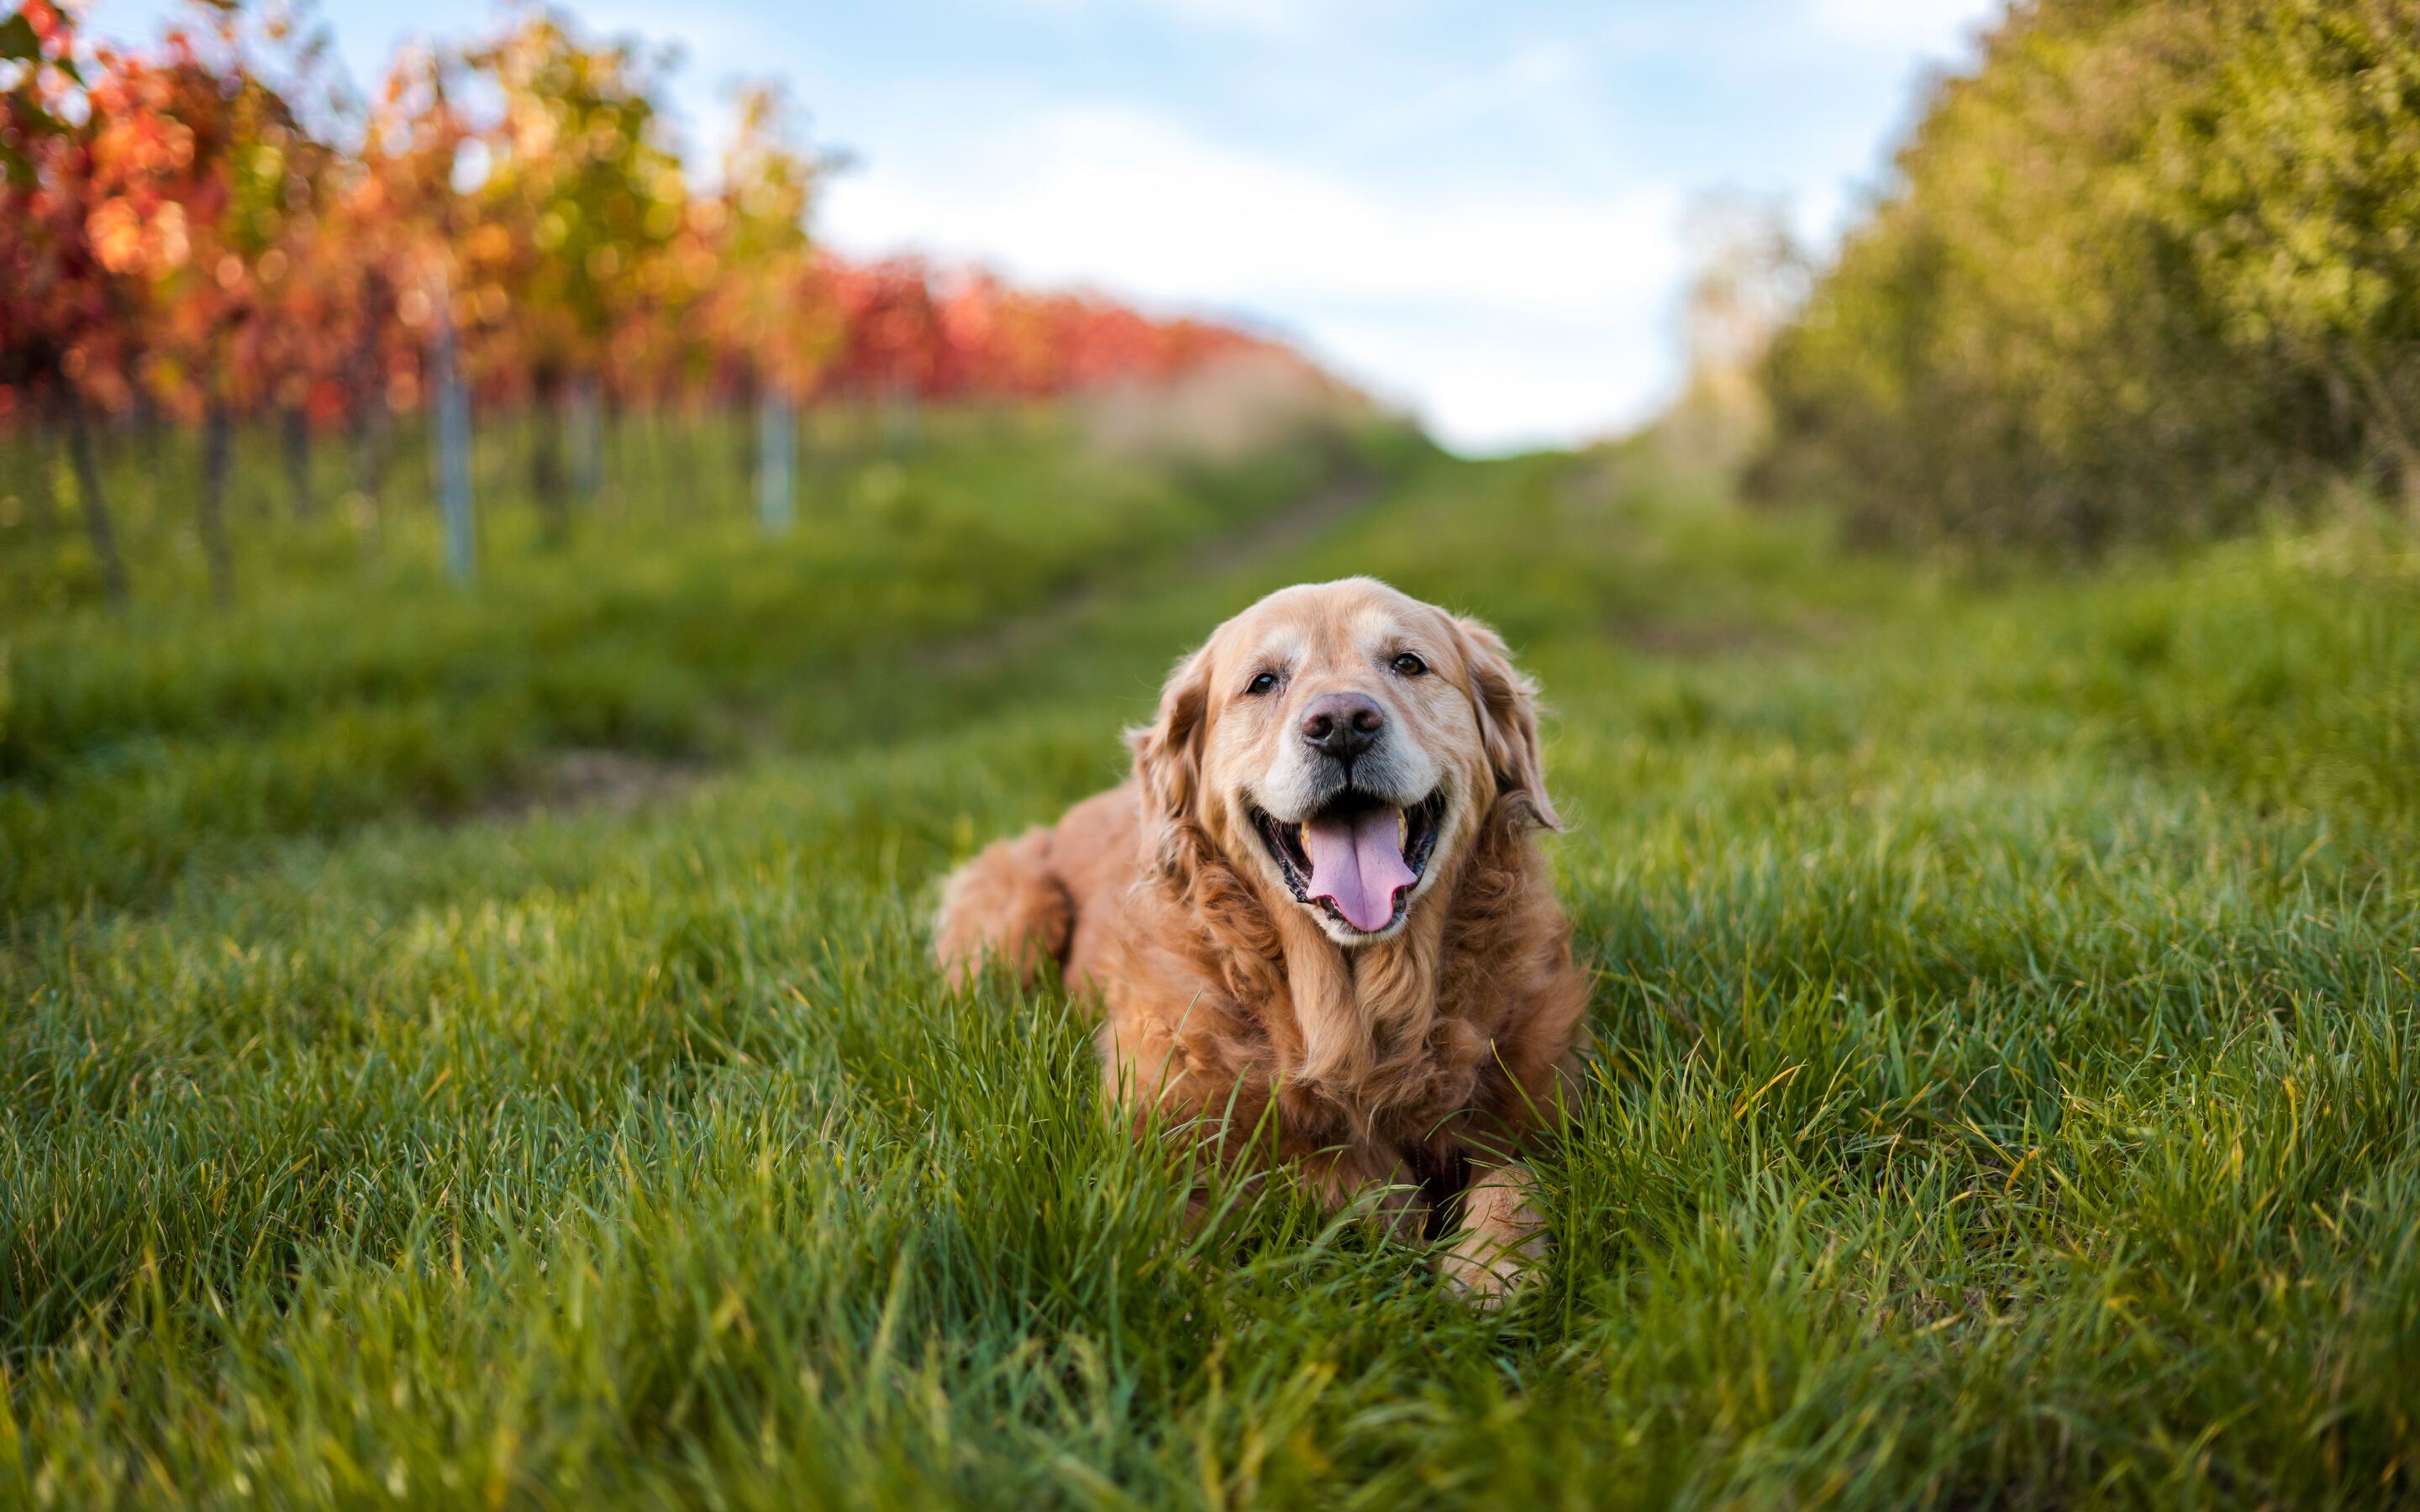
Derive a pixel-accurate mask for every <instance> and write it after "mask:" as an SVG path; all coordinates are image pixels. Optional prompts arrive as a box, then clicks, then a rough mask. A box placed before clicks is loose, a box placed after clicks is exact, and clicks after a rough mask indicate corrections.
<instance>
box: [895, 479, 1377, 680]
mask: <svg viewBox="0 0 2420 1512" xmlns="http://www.w3.org/2000/svg"><path fill="white" fill-rule="evenodd" d="M1379 486H1380V482H1379V480H1378V479H1377V478H1374V477H1369V476H1357V477H1351V478H1344V479H1341V480H1339V481H1337V482H1335V483H1331V484H1329V485H1327V486H1326V487H1324V488H1321V489H1319V490H1318V491H1316V492H1314V493H1311V494H1310V495H1308V496H1306V497H1305V498H1303V499H1302V500H1301V501H1299V502H1297V503H1295V504H1293V505H1290V506H1288V507H1287V508H1284V509H1280V510H1278V511H1276V512H1274V513H1272V514H1269V515H1266V516H1264V517H1261V518H1259V519H1256V520H1254V521H1253V522H1252V523H1250V524H1249V525H1247V526H1245V527H1244V528H1243V529H1242V530H1239V531H1235V532H1232V533H1230V534H1226V535H1221V536H1218V537H1215V538H1213V539H1211V540H1209V541H1206V542H1203V543H1202V544H1201V545H1200V546H1199V547H1198V548H1193V549H1192V550H1191V551H1190V552H1189V553H1188V554H1187V556H1186V557H1185V558H1184V562H1185V571H1186V573H1187V576H1189V577H1205V576H1208V575H1210V574H1214V573H1220V572H1225V571H1227V570H1229V569H1230V568H1233V567H1240V566H1242V565H1244V564H1245V563H1249V562H1255V561H1258V560H1260V559H1262V558H1264V557H1273V556H1278V555H1280V554H1282V553H1284V552H1287V551H1291V550H1294V549H1295V548H1298V547H1301V546H1305V545H1308V544H1309V543H1310V542H1311V541H1312V540H1314V539H1316V538H1317V537H1318V536H1319V534H1320V533H1321V532H1324V531H1326V530H1327V529H1328V528H1329V527H1330V526H1333V525H1339V524H1342V522H1343V521H1345V520H1347V519H1350V518H1351V517H1353V516H1355V515H1357V514H1358V513H1359V512H1360V511H1361V509H1362V507H1363V506H1364V505H1366V504H1368V503H1369V502H1370V501H1372V500H1373V499H1375V498H1376V497H1377V496H1378V492H1379ZM1134 586H1135V585H1134V583H1133V582H1132V581H1131V580H1129V579H1123V578H1088V579H1083V580H1081V581H1079V582H1077V583H1076V584H1074V585H1073V586H1071V587H1069V588H1067V589H1066V590H1064V591H1063V592H1062V593H1061V594H1059V595H1058V596H1057V597H1055V598H1053V599H1051V600H1050V601H1049V602H1048V603H1046V604H1042V605H1040V606H1038V607H1036V608H1033V609H1028V610H1026V611H1025V612H1023V613H1021V614H1013V615H1010V616H1009V617H1007V618H1006V619H1001V620H995V621H993V622H992V623H991V624H989V625H985V626H984V627H983V628H981V629H979V630H971V631H969V632H968V633H967V634H965V635H961V636H953V637H951V638H950V639H948V640H936V641H932V642H929V643H927V644H926V645H925V646H924V647H923V648H922V649H921V650H920V651H918V652H917V653H916V654H915V655H914V656H913V657H912V658H911V660H912V664H913V665H915V666H916V667H918V668H920V669H922V670H924V671H936V672H941V673H944V674H948V673H963V672H970V671H980V670H981V669H983V668H985V667H989V666H992V665H994V664H996V663H999V662H1002V661H1008V660H1011V659H1013V658H1015V657H1016V656H1021V655H1023V654H1024V653H1026V652H1028V651H1032V649H1034V648H1035V647H1037V646H1041V645H1046V644H1047V643H1048V642H1049V641H1051V640H1055V639H1057V638H1058V637H1060V636H1062V635H1064V634H1066V633H1067V632H1068V631H1070V630H1072V629H1074V628H1075V627H1076V626H1077V625H1080V624H1082V623H1083V622H1084V620H1085V619H1086V618H1087V617H1089V616H1090V615H1091V614H1092V613H1093V612H1094V610H1096V609H1100V608H1101V607H1102V606H1103V605H1105V604H1107V603H1109V601H1110V600H1111V599H1113V598H1115V597H1117V596H1118V595H1120V594H1127V593H1132V592H1133V591H1134Z"/></svg>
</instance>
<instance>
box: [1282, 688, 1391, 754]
mask: <svg viewBox="0 0 2420 1512" xmlns="http://www.w3.org/2000/svg"><path fill="white" fill-rule="evenodd" d="M1386 723H1387V716H1386V715H1385V714H1384V713H1383V712H1382V711H1381V710H1380V709H1379V707H1378V705H1377V703H1376V702H1374V701H1373V700H1372V699H1370V698H1369V697H1368V696H1367V695H1365V694H1360V693H1323V694H1321V695H1320V696H1319V697H1317V698H1315V699H1313V700H1311V707H1310V708H1308V709H1305V710H1304V711H1303V715H1302V738H1303V739H1305V740H1307V741H1309V742H1310V743H1311V748H1312V749H1314V750H1317V751H1320V752H1322V753H1324V754H1326V755H1329V756H1333V757H1335V758H1336V759H1337V760H1338V761H1340V762H1345V763H1350V762H1351V761H1352V760H1353V758H1354V757H1356V756H1358V755H1360V754H1361V753H1362V752H1363V751H1365V750H1368V749H1369V748H1370V747H1371V745H1372V743H1373V742H1374V741H1376V740H1377V738H1378V732H1379V731H1380V730H1381V729H1383V728H1385V726H1386Z"/></svg>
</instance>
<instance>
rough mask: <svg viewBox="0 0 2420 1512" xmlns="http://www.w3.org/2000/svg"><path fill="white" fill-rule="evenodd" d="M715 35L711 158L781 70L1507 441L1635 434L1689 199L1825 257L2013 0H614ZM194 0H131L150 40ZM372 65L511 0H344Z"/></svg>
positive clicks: (1059, 262) (1129, 275)
mask: <svg viewBox="0 0 2420 1512" xmlns="http://www.w3.org/2000/svg"><path fill="white" fill-rule="evenodd" d="M172 9H173V0H95V4H94V5H93V8H92V9H91V11H90V21H91V23H92V24H93V25H94V26H95V27H96V28H97V29H98V30H100V31H101V32H102V33H103V34H105V35H109V36H114V37H118V38H123V39H134V38H140V37H144V36H147V35H148V34H149V33H151V32H152V31H154V30H155V29H156V27H157V25H158V24H159V21H160V18H161V17H162V16H163V15H164V14H167V13H169V12H171V11H172ZM571 9H573V10H574V12H575V13H576V14H578V15H579V16H580V17H581V18H582V21H583V22H584V23H587V24H588V25H589V26H590V27H591V28H592V29H594V30H596V31H597V32H600V33H606V34H635V35H637V36H640V37H643V38H645V39H649V40H651V41H658V42H662V41H670V42H675V43H677V44H678V45H679V47H680V49H681V54H682V62H681V64H680V66H679V68H678V69H677V70H676V71H675V74H674V75H673V84H672V92H673V96H674V104H675V109H676V112H677V116H678V118H679V120H680V122H681V129H682V131H683V132H684V134H685V136H686V137H687V139H688V142H689V145H690V147H691V148H692V150H693V151H694V152H695V154H696V158H697V161H700V162H711V161H712V159H713V156H714V154H715V152H716V150H717V144H718V140H719V138H720V135H721V129H722V127H723V125H724V123H726V122H727V121H728V120H729V118H730V97H731V91H732V89H733V87H734V86H735V85H737V84H738V83H739V82H741V81H743V80H750V79H768V78H770V79H778V80H780V81H782V82H783V83H784V84H785V85H787V87H788V89H789V91H790V93H791V96H792V98H793V99H794V100H796V101H797V102H798V103H799V106H800V107H801V109H802V110H803V112H804V113H805V115H806V116H807V120H808V126H809V129H810V131H811V133H812V134H813V136H814V139H815V140H816V141H817V142H818V143H820V144H821V145H823V146H825V147H830V148H836V149H839V150H841V151H843V152H845V153H846V154H847V157H848V159H849V164H850V165H849V166H848V167H847V168H846V169H845V171H843V172H841V173H838V174H836V175H835V176H833V177H832V178H831V179H830V182H829V184H828V186H827V189H826V192H825V194H824V198H823V200H822V203H821V204H820V206H819V207H818V208H817V211H816V230H817V233H818V235H819V236H820V237H821V238H822V239H824V240H825V241H826V242H827V243H828V244H829V245H831V246H833V247H835V248H837V249H839V250H841V251H843V252H845V253H849V254H852V255H883V254H889V253H894V252H911V251H912V252H922V253H925V254H928V255H935V256H937V257H940V258H944V259H949V260H962V259H963V260H973V261H980V262H982V263H984V264H985V265H987V266H989V267H992V268H994V269H996V270H999V271H1001V272H1002V273H1004V274H1006V275H1008V276H1010V277H1012V278H1015V279H1016V280H1019V281H1022V282H1027V283H1032V284H1034V285H1048V286H1069V285H1080V286H1086V287H1092V288H1096V289H1099V290H1101V291H1103V292H1106V293H1109V294H1111V295H1114V296H1116V297H1118V298H1121V299H1125V300H1127V301H1131V302H1134V303H1137V304H1139V305H1141V306H1143V307H1144V308H1147V309H1150V310H1153V311H1154V312H1156V313H1183V314H1207V315H1210V316H1218V317H1221V318H1230V319H1237V320H1241V321H1244V322H1246V323H1248V324H1250V325H1252V326H1253V327H1255V328H1256V329H1260V330H1264V331H1267V332H1271V333H1273V334H1276V335H1279V336H1280V337H1282V338H1284V339H1287V340H1289V341H1292V342H1295V344H1297V345H1299V346H1301V347H1303V348H1305V349H1306V350H1308V351H1309V352H1310V353H1311V355H1312V356H1314V357H1316V358H1317V359H1319V360H1320V361H1321V362H1323V363H1326V364H1327V365H1328V366H1330V367H1331V368H1333V369H1334V370H1336V371H1337V372H1339V373H1341V374H1342V375H1343V376H1344V377H1346V378H1350V379H1352V380H1354V381H1355V382H1357V383H1359V384H1360V385H1362V386H1363V387H1365V388H1367V389H1368V390H1370V391H1371V392H1372V393H1375V394H1377V395H1378V396H1380V397H1381V398H1382V399H1385V400H1387V401H1388V402H1389V403H1392V404H1395V405H1398V406H1401V407H1403V408H1405V409H1410V410H1412V411H1414V412H1416V413H1417V414H1419V416H1420V418H1421V419H1422V420H1423V421H1424V423H1426V424H1428V426H1429V427H1430V428H1431V430H1432V432H1433V433H1434V434H1435V435H1436V436H1437V438H1438V439H1439V440H1442V441H1444V442H1446V443H1447V444H1448V445H1450V446H1453V447H1456V448H1458V449H1460V450H1464V451H1466V452H1473V453H1492V452H1502V451H1509V450H1515V449H1519V448H1524V447H1528V446H1537V445H1559V444H1570V443H1574V442H1578V441H1584V440H1591V439H1595V438H1599V437H1603V436H1606V435H1609V434H1614V433H1618V432H1620V431H1621V430H1623V429H1625V428H1628V427H1630V426H1633V425H1636V424H1638V423H1639V422H1641V421H1643V420H1645V419H1647V418H1649V417H1650V416H1652V414H1653V413H1654V412H1655V410H1656V409H1658V408H1660V406H1661V405H1662V403H1663V402H1664V401H1665V400H1667V399H1668V397H1669V395H1670V393H1671V392H1672V390H1673V388H1674V386H1675V384H1676V383H1677V381H1678V378H1679V377H1680V371H1679V370H1680V351H1679V337H1678V331H1677V327H1676V316H1677V311H1678V306H1679V301H1680V299H1681V295H1682V291H1683V287H1684V286H1685V283H1686V279H1687V275H1688V255H1687V244H1686V239H1685V233H1684V228H1685V224H1686V221H1687V217H1688V212H1689V209H1690V207H1691V206H1692V205H1694V204H1697V203H1699V201H1700V200H1702V199H1703V197H1704V196H1706V195H1708V194H1711V193H1730V194H1742V195H1749V196H1755V197H1758V198H1762V199H1767V200H1770V201H1772V202H1774V203H1776V204H1777V205H1778V206H1780V207H1781V208H1782V209H1783V211H1784V213H1785V214H1786V215H1787V216H1788V217H1789V220H1790V222H1791V224H1792V226H1793V227H1794V228H1795V229H1796V230H1797V232H1798V234H1799V236H1800V237H1801V239H1803V240H1804V241H1806V242H1807V244H1808V245H1809V246H1810V247H1811V248H1813V249H1815V250H1817V251H1818V252H1820V251H1821V250H1822V249H1823V248H1824V247H1826V246H1829V245H1830V244H1832V242H1833V241H1834V240H1835V239H1837V237H1838V233H1839V231H1840V229H1841V228H1842V227H1843V226H1844V225H1845V224H1849V223H1850V222H1851V221H1852V220H1853V219H1854V215H1855V213H1856V210H1857V207H1858V205H1859V204H1860V203H1861V201H1862V198H1863V196H1865V195H1866V194H1868V193H1870V192H1871V191H1872V190H1873V189H1874V188H1875V187H1876V186H1878V185H1880V184H1881V183H1882V182H1883V181H1884V175H1885V170H1886V168H1887V165H1888V161H1889V154H1890V149H1891V147H1892V146H1893V144H1894V143H1895V142H1896V141H1897V140H1898V139H1899V137H1900V135H1901V134H1902V133H1903V132H1904V131H1905V130H1906V128H1907V126H1908V125H1909V123H1910V121H1911V120H1912V118H1913V115H1914V112H1915V110H1916V106H1917V104H1918V103H1919V102H1920V100H1921V99H1922V97H1923V90H1924V87H1925V82H1926V80H1927V79H1929V78H1930V77H1931V76H1932V75H1933V74H1934V73H1936V72H1937V71H1939V70H1941V69H1957V68H1960V67H1962V66H1963V65H1964V64H1965V63H1967V62H1968V61H1971V58H1972V55H1973V52H1974V40H1975V37H1976V35H1977V33H1978V30H1979V29H1980V28H1982V27H1983V26H1986V25H1988V24H1989V23H1990V22H1991V20H1992V19H1993V16H1995V15H1996V14H1997V12H1998V10H1999V9H2000V4H1999V0H1695V3H1684V0H1674V3H1664V4H1646V3H1620V0H1615V3H1603V4H1596V5H1584V4H1559V3H1551V0H1496V3H1492V4H1468V3H1465V4H1444V3H1431V0H1394V3H1388V4H1381V3H1377V0H876V3H861V4H835V3H830V0H807V3H794V4H781V3H777V0H682V3H680V4H678V5H676V6H659V5H649V4H644V3H641V0H596V3H592V4H579V5H574V6H572V7H571ZM318 14H319V16H320V18H321V19H322V20H324V21H325V22H326V23H328V24H329V25H330V26H331V28H332V29H333V30H334V34H335V38H336V40H337V44H338V51H339V53H340V54H341V56H342V57H343V59H344V61H345V63H346V66H347V68H348V69H349V72H350V74H351V76H352V77H353V78H354V80H355V81H356V82H357V83H360V84H362V85H367V84H368V83H370V82H371V81H374V80H375V79H376V78H377V77H378V76H379V74H380V72H381V71H382V70H383V68H384V64H385V60H386V58H387V57H388V56H389V55H390V54H392V53H393V51H394V50H395V48H396V46H397V45H399V44H401V43H403V42H406V41H411V40H422V41H426V40H428V39H453V38H459V37H466V36H470V35H474V34H476V33H478V32H481V31H483V30H487V29H489V28H491V27H492V26H493V25H494V24H495V23H496V21H497V18H498V16H499V14H500V12H499V10H498V9H497V8H496V7H495V6H494V5H492V4H490V3H489V0H416V3H414V4H412V5H411V6H409V7H397V6H395V5H392V4H387V3H376V0H319V4H318Z"/></svg>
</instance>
